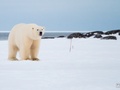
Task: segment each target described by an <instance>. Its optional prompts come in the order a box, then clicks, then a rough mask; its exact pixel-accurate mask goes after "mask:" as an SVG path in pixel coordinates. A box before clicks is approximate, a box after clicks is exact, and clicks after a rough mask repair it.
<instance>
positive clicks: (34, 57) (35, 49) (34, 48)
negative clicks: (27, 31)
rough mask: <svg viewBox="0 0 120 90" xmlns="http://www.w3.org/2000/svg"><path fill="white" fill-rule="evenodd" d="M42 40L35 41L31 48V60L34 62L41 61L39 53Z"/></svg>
mask: <svg viewBox="0 0 120 90" xmlns="http://www.w3.org/2000/svg"><path fill="white" fill-rule="evenodd" d="M39 43H40V40H34V41H33V44H32V46H31V50H30V54H31V59H32V60H39V59H38V57H37V56H38V52H39V45H40V44H39Z"/></svg>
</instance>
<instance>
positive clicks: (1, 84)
mask: <svg viewBox="0 0 120 90" xmlns="http://www.w3.org/2000/svg"><path fill="white" fill-rule="evenodd" d="M117 38H118V39H117V40H100V39H93V38H89V39H72V45H71V52H70V51H69V49H70V41H71V40H70V39H66V38H55V39H42V41H41V46H40V52H39V58H40V61H30V60H27V61H24V60H22V61H9V60H7V55H8V41H7V40H6V41H0V90H119V89H120V87H118V86H116V85H117V84H119V83H120V36H117ZM18 57H19V55H18Z"/></svg>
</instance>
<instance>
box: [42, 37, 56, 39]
mask: <svg viewBox="0 0 120 90" xmlns="http://www.w3.org/2000/svg"><path fill="white" fill-rule="evenodd" d="M54 38H55V37H42V39H54Z"/></svg>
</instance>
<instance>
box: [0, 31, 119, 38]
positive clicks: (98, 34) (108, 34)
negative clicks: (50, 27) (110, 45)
mask: <svg viewBox="0 0 120 90" xmlns="http://www.w3.org/2000/svg"><path fill="white" fill-rule="evenodd" d="M116 34H117V35H119V36H120V30H110V31H92V32H57V31H56V33H55V32H46V33H45V35H44V36H43V37H42V39H54V38H67V39H72V38H85V39H87V38H90V37H93V38H97V39H101V40H117V37H116V36H115V35H116ZM8 35H9V32H0V40H7V39H8Z"/></svg>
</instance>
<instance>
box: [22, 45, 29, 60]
mask: <svg viewBox="0 0 120 90" xmlns="http://www.w3.org/2000/svg"><path fill="white" fill-rule="evenodd" d="M29 55H30V49H29V48H26V47H25V46H24V47H22V48H20V57H21V60H29V59H30V58H29Z"/></svg>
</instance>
